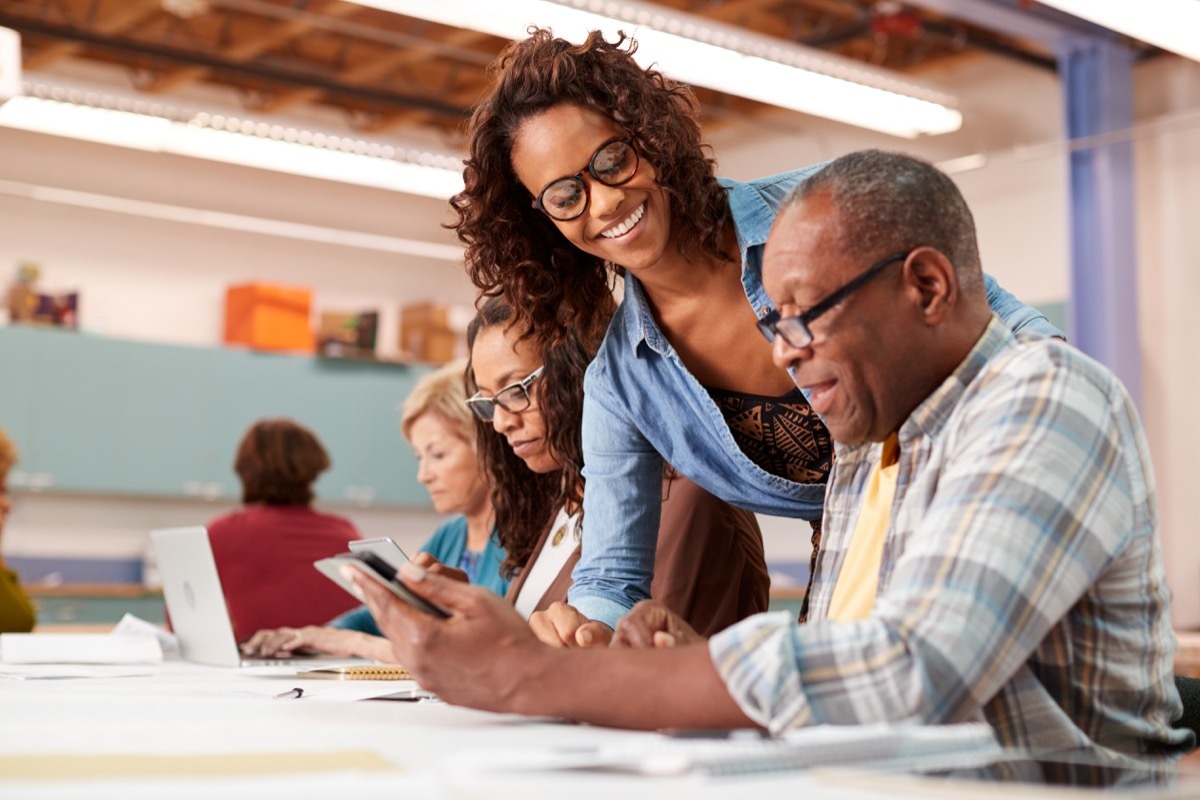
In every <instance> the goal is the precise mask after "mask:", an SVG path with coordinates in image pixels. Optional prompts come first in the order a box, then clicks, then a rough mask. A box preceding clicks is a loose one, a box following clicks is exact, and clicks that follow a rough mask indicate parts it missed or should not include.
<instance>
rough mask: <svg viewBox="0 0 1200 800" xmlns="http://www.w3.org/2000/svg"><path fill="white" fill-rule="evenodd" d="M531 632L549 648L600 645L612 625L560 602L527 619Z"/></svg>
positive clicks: (604, 641)
mask: <svg viewBox="0 0 1200 800" xmlns="http://www.w3.org/2000/svg"><path fill="white" fill-rule="evenodd" d="M529 627H530V629H532V630H533V633H534V635H536V636H537V638H539V639H541V640H542V641H543V642H545V643H546V644H548V645H550V646H551V647H603V646H605V645H607V644H608V642H609V640H610V639H612V635H613V632H612V628H610V627H608V626H607V625H605V624H604V623H603V622H596V621H594V620H590V619H588V618H587V617H585V616H584V615H583V614H580V613H579V612H578V611H576V610H575V607H574V606H569V605H567V604H566V603H564V602H562V601H555V602H554V603H551V604H550V607H549V608H547V609H546V610H545V611H535V612H534V613H533V615H532V616H531V617H530V618H529Z"/></svg>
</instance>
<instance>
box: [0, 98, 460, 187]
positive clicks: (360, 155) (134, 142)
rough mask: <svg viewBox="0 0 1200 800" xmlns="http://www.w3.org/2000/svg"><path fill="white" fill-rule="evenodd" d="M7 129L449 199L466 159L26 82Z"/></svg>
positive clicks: (7, 116) (7, 114) (2, 113)
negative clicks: (23, 92)
mask: <svg viewBox="0 0 1200 800" xmlns="http://www.w3.org/2000/svg"><path fill="white" fill-rule="evenodd" d="M0 125H2V126H5V127H9V128H19V129H21V130H27V131H33V132H36V133H45V134H50V135H52V136H66V137H69V138H73V139H83V140H85V141H91V142H99V143H101V144H110V145H116V146H119V147H129V148H133V149H137V150H145V151H148V152H155V153H171V154H174V155H182V156H191V157H193V158H204V159H209V160H211V161H223V162H225V163H229V164H239V165H242V166H247V167H256V168H259V169H268V170H272V171H275V172H286V173H290V174H292V175H303V176H306V177H310V178H323V179H325V180H331V181H339V182H341V183H351V184H356V185H359V186H370V187H374V188H377V189H390V190H394V191H398V192H406V193H408V194H416V195H422V196H425V197H432V198H436V199H439V200H446V199H449V198H450V197H451V196H453V195H454V194H455V193H457V192H460V191H462V188H463V182H462V160H461V159H460V158H458V157H456V156H448V155H441V154H437V153H428V152H422V151H416V150H406V149H405V148H402V147H396V146H393V145H388V144H383V143H380V142H371V141H366V140H363V139H356V138H353V137H348V136H336V135H330V134H326V133H320V132H314V131H309V130H303V129H298V128H294V127H289V126H286V125H280V124H272V123H268V122H262V121H258V120H253V119H245V118H242V117H237V116H232V115H228V114H217V113H209V112H198V113H196V112H188V111H184V110H182V109H179V108H175V107H172V106H168V105H164V104H161V103H153V102H148V101H146V100H134V99H130V98H126V97H116V96H112V95H106V94H101V93H98V92H92V91H86V90H83V89H72V88H64V87H56V86H46V85H42V84H26V86H25V94H24V95H22V96H19V97H14V98H13V99H11V100H9V101H8V102H7V103H5V104H4V105H2V106H0Z"/></svg>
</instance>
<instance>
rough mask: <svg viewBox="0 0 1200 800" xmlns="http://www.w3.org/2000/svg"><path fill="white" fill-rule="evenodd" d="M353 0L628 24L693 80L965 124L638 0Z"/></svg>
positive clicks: (933, 106)
mask: <svg viewBox="0 0 1200 800" xmlns="http://www.w3.org/2000/svg"><path fill="white" fill-rule="evenodd" d="M351 2H355V3H358V4H359V5H363V6H370V7H372V8H378V9H382V10H384V11H391V12H393V13H396V14H402V15H404V16H406V17H413V18H416V19H424V20H427V21H430V22H437V23H439V24H442V25H449V26H453V27H457V28H468V29H471V30H477V31H481V32H483V33H488V34H491V35H493V36H501V37H504V38H507V39H522V38H524V37H525V36H526V35H527V34H526V31H527V29H528V27H529V26H530V25H539V26H542V27H547V28H550V29H552V30H553V31H554V33H555V35H558V36H561V37H563V38H565V39H568V40H571V41H576V42H579V41H582V40H583V38H584V37H585V36H587V34H588V32H589V31H592V30H602V31H604V33H605V35H606V36H608V37H609V38H610V39H611V38H613V37H614V36H615V34H616V33H617V31H620V30H623V31H625V32H626V33H627V34H631V35H633V36H634V37H635V38H636V39H637V42H638V51H637V54H636V56H635V58H636V59H637V60H638V63H640V64H642V65H643V66H649V65H650V64H654V65H656V66H657V67H658V68H659V69H661V70H662V71H663V72H664V73H666V74H668V75H670V76H671V77H673V78H675V79H677V80H680V81H683V82H685V83H688V84H691V85H694V86H703V87H705V88H708V89H715V90H717V91H720V92H724V93H726V94H731V95H735V96H738V97H746V98H749V99H751V100H756V101H758V102H760V103H767V104H769V105H774V106H779V107H781V108H788V109H792V110H794V111H800V112H802V113H805V114H812V115H814V116H819V117H825V118H827V119H833V120H837V121H838V122H844V123H846V124H849V125H855V126H858V127H861V128H868V129H870V130H875V131H880V132H882V133H887V134H891V135H893V136H901V137H905V138H909V139H911V138H915V137H917V136H919V135H921V134H940V133H950V132H952V131H956V130H958V129H959V127H961V126H962V114H960V113H959V112H958V111H957V110H955V109H954V108H953V106H954V104H955V101H954V98H952V97H950V96H949V95H946V94H944V93H942V92H938V91H935V90H933V89H931V88H929V87H926V86H922V85H920V84H917V83H916V82H913V81H910V80H908V79H907V78H904V77H902V76H900V75H898V74H896V73H892V72H889V71H887V70H882V69H876V68H874V67H871V66H869V65H867V64H864V63H862V62H859V61H853V60H851V59H847V58H842V57H840V56H837V55H834V54H831V53H825V52H822V51H819V50H815V49H812V48H807V47H802V46H800V45H797V44H794V43H792V42H789V41H787V40H784V39H777V38H774V37H770V36H764V35H762V34H759V33H755V32H753V31H748V30H746V29H744V28H737V27H734V26H732V25H725V24H723V23H720V22H715V21H713V20H709V19H707V18H705V17H700V16H697V15H694V14H687V13H684V12H680V11H676V10H674V9H671V8H667V7H664V6H659V5H654V4H651V3H645V2H637V0H504V2H496V0H455V2H430V1H429V0H351Z"/></svg>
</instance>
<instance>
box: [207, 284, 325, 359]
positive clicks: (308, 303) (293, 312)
mask: <svg viewBox="0 0 1200 800" xmlns="http://www.w3.org/2000/svg"><path fill="white" fill-rule="evenodd" d="M311 308H312V290H311V289H305V288H303V287H301V286H280V285H278V284H270V283H247V284H240V285H238V286H230V287H229V288H228V289H226V290H225V343H226V344H244V345H248V346H250V347H253V348H255V349H258V350H303V351H306V352H309V353H311V352H313V350H314V348H315V338H314V336H313V330H312V324H311V321H310V310H311Z"/></svg>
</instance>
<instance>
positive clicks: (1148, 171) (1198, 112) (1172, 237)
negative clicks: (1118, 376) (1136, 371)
mask: <svg viewBox="0 0 1200 800" xmlns="http://www.w3.org/2000/svg"><path fill="white" fill-rule="evenodd" d="M1148 66H1149V67H1150V68H1148V69H1146V70H1145V72H1144V74H1143V75H1141V76H1140V77H1141V78H1143V79H1144V84H1139V85H1145V86H1146V87H1147V91H1146V92H1144V93H1142V94H1140V95H1139V112H1140V113H1141V114H1142V115H1144V116H1145V117H1146V118H1149V119H1155V120H1158V125H1157V130H1152V131H1149V132H1147V133H1146V134H1144V135H1142V136H1141V137H1139V139H1138V142H1137V146H1136V148H1135V153H1136V159H1137V162H1136V163H1137V169H1138V192H1137V215H1138V220H1137V222H1138V269H1139V273H1138V277H1139V281H1138V292H1139V296H1138V308H1139V313H1140V315H1141V317H1140V318H1141V330H1142V358H1143V362H1142V366H1143V368H1142V383H1143V395H1144V398H1143V403H1142V416H1143V419H1144V420H1145V423H1146V430H1147V434H1148V436H1149V439H1150V451H1151V454H1152V457H1153V458H1154V465H1155V472H1156V476H1157V479H1158V490H1159V504H1160V505H1159V507H1160V512H1161V517H1162V533H1163V540H1164V548H1165V549H1166V552H1167V554H1168V556H1169V558H1168V560H1167V579H1168V581H1169V583H1170V585H1171V588H1172V589H1173V590H1174V592H1175V603H1174V609H1175V619H1176V623H1177V624H1178V625H1179V626H1181V627H1188V628H1200V546H1197V542H1198V540H1197V535H1196V528H1197V520H1200V499H1198V497H1197V492H1196V490H1195V488H1194V487H1193V486H1192V485H1191V479H1192V478H1193V477H1194V476H1196V475H1198V474H1200V414H1197V413H1196V398H1197V397H1198V396H1200V372H1198V371H1197V369H1196V367H1197V365H1198V364H1200V355H1198V354H1197V345H1198V344H1200V315H1198V314H1197V309H1198V308H1200V226H1198V225H1197V212H1198V211H1200V64H1195V63H1193V62H1187V61H1183V60H1174V59H1172V60H1169V61H1166V60H1164V61H1163V62H1161V63H1158V64H1154V65H1148Z"/></svg>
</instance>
